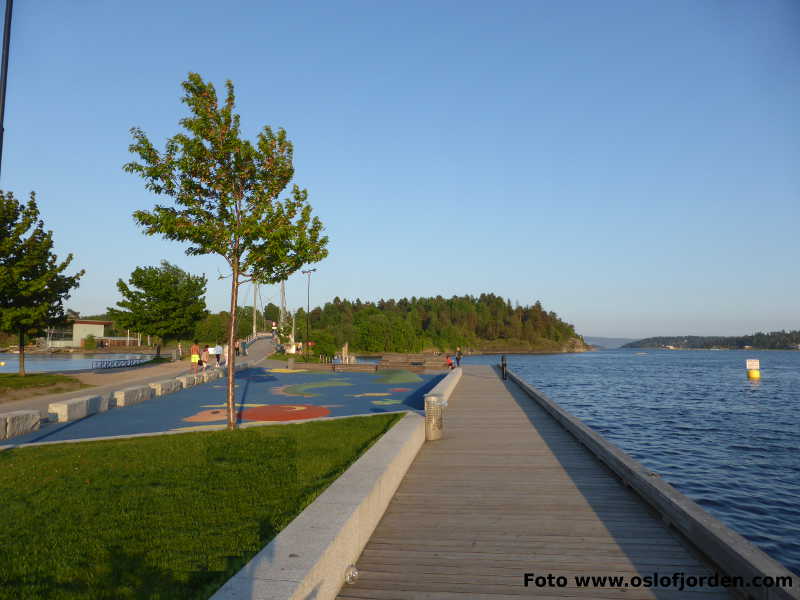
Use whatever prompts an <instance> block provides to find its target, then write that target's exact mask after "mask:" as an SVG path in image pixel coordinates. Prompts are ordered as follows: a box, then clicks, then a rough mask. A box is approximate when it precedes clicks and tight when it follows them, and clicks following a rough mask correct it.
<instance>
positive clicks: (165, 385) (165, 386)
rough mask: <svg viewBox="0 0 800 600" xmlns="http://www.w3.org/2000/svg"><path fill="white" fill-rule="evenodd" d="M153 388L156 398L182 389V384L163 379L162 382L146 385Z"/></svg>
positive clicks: (174, 380) (175, 380) (173, 380)
mask: <svg viewBox="0 0 800 600" xmlns="http://www.w3.org/2000/svg"><path fill="white" fill-rule="evenodd" d="M147 385H148V386H149V387H151V388H153V392H155V395H156V396H163V395H165V394H173V393H175V392H179V391H181V390H182V389H183V383H181V382H180V381H179V380H177V379H165V380H164V381H154V382H153V383H148V384H147Z"/></svg>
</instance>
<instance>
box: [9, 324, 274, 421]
mask: <svg viewBox="0 0 800 600" xmlns="http://www.w3.org/2000/svg"><path fill="white" fill-rule="evenodd" d="M273 348H274V345H273V342H272V340H271V339H269V338H267V339H260V340H257V341H256V342H255V343H253V345H252V346H250V348H249V349H248V355H247V356H239V357H237V360H238V361H244V362H247V363H249V364H250V365H256V364H258V365H259V366H270V365H273V363H274V365H273V366H279V365H283V366H285V361H269V360H266V357H267V356H269V355H270V354H272V353H273V352H274V349H273ZM191 372H192V368H191V365H190V364H189V363H188V362H186V361H177V362H172V363H164V364H161V365H153V366H152V367H134V368H131V369H109V370H108V371H107V372H91V373H83V374H75V373H70V372H69V371H64V372H63V374H64V375H72V376H76V377H78V378H79V379H81V380H82V381H84V383H91V384H93V387H87V388H83V389H81V390H75V391H73V392H63V393H60V394H44V395H41V396H31V397H30V398H26V399H24V400H15V401H13V402H4V403H2V404H0V412H11V411H14V410H38V411H39V413H40V414H41V415H42V417H47V407H48V406H49V405H50V403H51V402H58V401H60V400H68V399H70V398H79V397H81V396H87V395H93V394H103V393H107V392H111V391H114V390H118V389H121V388H123V387H129V386H136V385H146V384H148V383H150V382H152V381H161V380H162V379H169V378H171V377H178V376H179V375H184V374H186V373H191ZM85 375H90V376H91V377H90V378H87V377H85Z"/></svg>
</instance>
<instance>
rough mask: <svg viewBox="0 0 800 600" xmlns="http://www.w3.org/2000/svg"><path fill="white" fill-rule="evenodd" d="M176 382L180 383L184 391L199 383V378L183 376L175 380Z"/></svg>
mask: <svg viewBox="0 0 800 600" xmlns="http://www.w3.org/2000/svg"><path fill="white" fill-rule="evenodd" d="M175 379H176V381H180V383H181V386H183V388H184V389H186V388H190V387H192V386H193V385H194V384H195V383H197V377H195V376H194V375H191V374H190V375H181V376H180V377H176V378H175Z"/></svg>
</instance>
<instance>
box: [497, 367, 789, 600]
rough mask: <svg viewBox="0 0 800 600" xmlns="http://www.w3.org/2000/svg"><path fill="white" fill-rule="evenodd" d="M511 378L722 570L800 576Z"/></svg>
mask: <svg viewBox="0 0 800 600" xmlns="http://www.w3.org/2000/svg"><path fill="white" fill-rule="evenodd" d="M507 373H508V376H509V378H510V379H511V380H512V381H513V382H514V383H516V384H517V385H518V386H519V387H520V388H521V389H522V390H523V391H524V392H525V393H526V394H528V395H529V396H530V397H531V398H533V399H534V400H535V401H536V402H538V403H539V405H540V406H541V407H542V408H543V409H544V410H545V411H547V412H548V413H549V414H550V416H552V417H553V418H554V419H555V420H556V421H558V423H559V424H560V425H561V426H562V427H563V428H564V429H566V430H567V431H568V432H569V433H571V434H572V435H573V436H574V437H575V438H576V439H577V440H578V441H579V442H580V443H581V444H583V445H584V446H585V447H586V448H587V449H588V450H589V451H590V452H591V453H592V454H594V455H595V456H596V457H597V458H598V459H600V460H601V461H602V462H603V463H605V464H606V466H608V468H609V469H611V471H612V472H613V473H615V474H616V475H617V476H618V477H619V478H620V479H621V480H622V481H623V483H624V484H625V485H626V486H628V487H630V488H631V489H633V491H635V492H636V493H637V494H638V495H639V496H640V497H641V498H642V499H643V500H644V501H645V502H646V503H647V504H649V505H650V506H651V507H653V508H654V509H655V510H656V511H657V512H658V513H659V514H660V515H661V518H662V520H663V521H664V522H665V523H667V525H669V526H671V527H674V528H675V529H676V530H677V531H678V532H679V533H680V534H681V535H682V536H683V537H684V538H685V539H687V540H688V541H689V542H690V543H691V544H692V545H693V546H694V547H695V548H697V549H698V550H699V551H700V552H701V553H702V554H703V555H704V556H705V558H706V559H707V560H708V561H710V562H711V563H712V564H713V565H714V567H715V568H716V569H718V570H719V571H720V573H724V574H726V575H728V576H729V577H742V578H744V580H745V581H748V580H752V579H753V578H754V577H761V578H762V581H763V578H764V577H772V578H777V577H789V578H790V579H789V581H795V580H796V579H797V577H796V576H795V575H794V574H793V573H792V572H791V571H789V570H788V569H787V568H786V567H784V566H783V565H782V564H781V563H779V562H778V561H776V560H775V559H773V558H771V557H770V556H769V555H768V554H766V553H765V552H763V551H762V550H760V549H759V548H757V547H756V546H755V545H753V544H752V543H751V542H749V541H748V540H746V539H745V538H743V537H742V536H741V535H739V534H738V533H736V532H735V531H734V530H733V529H731V528H730V527H728V526H727V525H725V524H724V523H723V522H722V521H720V520H719V519H717V518H716V517H713V516H712V515H710V514H709V513H707V512H706V511H705V510H703V509H702V508H701V507H700V506H699V505H698V504H696V503H695V502H694V501H693V500H691V499H690V498H688V497H687V496H685V495H683V494H682V493H681V492H679V491H678V490H676V489H675V488H673V487H672V486H671V485H670V484H668V483H667V482H665V481H663V480H661V479H660V477H659V475H658V474H657V473H654V472H653V471H650V470H649V469H647V468H645V467H644V466H643V465H642V464H640V463H639V462H638V461H636V460H634V459H633V458H631V457H630V456H628V455H627V454H626V453H625V452H623V451H622V450H620V449H619V448H618V447H617V446H615V445H614V444H612V443H611V442H609V441H608V440H606V439H605V438H603V437H602V436H601V435H599V434H598V433H597V432H595V431H594V430H593V429H591V428H590V427H588V426H587V425H585V424H584V423H583V422H582V421H581V420H580V419H578V418H577V417H576V416H574V415H573V414H571V413H569V412H567V411H566V410H564V409H563V408H561V406H559V405H558V404H557V403H556V402H554V401H553V400H551V399H550V398H548V397H547V396H545V395H544V394H543V393H542V392H540V391H539V390H537V389H536V388H535V387H533V386H532V385H530V384H528V383H526V382H525V381H523V380H522V379H521V378H520V377H519V376H518V375H517V374H516V373H514V372H513V371H511V370H510V369H508V370H507ZM747 598H752V599H754V600H800V589H797V588H793V589H792V588H783V587H772V588H767V587H758V588H757V587H750V588H747Z"/></svg>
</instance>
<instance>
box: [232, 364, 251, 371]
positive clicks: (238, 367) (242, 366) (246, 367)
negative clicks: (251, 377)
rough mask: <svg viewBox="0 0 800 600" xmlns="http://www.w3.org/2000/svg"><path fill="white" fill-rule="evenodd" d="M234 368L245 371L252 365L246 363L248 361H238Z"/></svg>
mask: <svg viewBox="0 0 800 600" xmlns="http://www.w3.org/2000/svg"><path fill="white" fill-rule="evenodd" d="M234 368H235V369H236V370H237V371H244V370H245V369H249V368H250V365H249V364H248V363H246V362H242V363H236V364H235V365H234Z"/></svg>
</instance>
